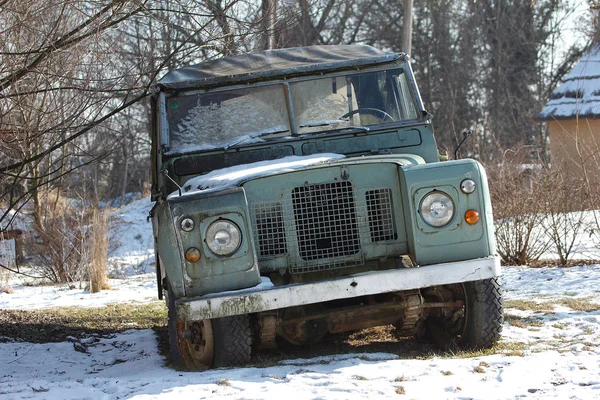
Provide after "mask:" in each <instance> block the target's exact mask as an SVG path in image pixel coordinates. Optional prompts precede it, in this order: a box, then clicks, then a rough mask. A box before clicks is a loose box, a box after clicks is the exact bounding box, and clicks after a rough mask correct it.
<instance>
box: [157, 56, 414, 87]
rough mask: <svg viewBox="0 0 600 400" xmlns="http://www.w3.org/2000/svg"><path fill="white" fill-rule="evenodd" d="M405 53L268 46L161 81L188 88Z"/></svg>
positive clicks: (370, 61) (368, 61)
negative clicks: (271, 47)
mask: <svg viewBox="0 0 600 400" xmlns="http://www.w3.org/2000/svg"><path fill="white" fill-rule="evenodd" d="M402 56H403V54H398V53H388V52H383V51H380V50H377V49H375V48H373V47H371V46H366V45H351V46H350V45H334V46H307V47H294V48H287V49H276V50H266V51H261V52H257V53H250V54H239V55H234V56H229V57H224V58H220V59H217V60H210V61H205V62H203V63H200V64H197V65H191V66H187V67H183V68H180V69H178V70H175V71H172V72H169V73H168V74H166V75H165V76H164V77H163V78H162V79H161V80H160V81H159V82H158V86H160V87H162V88H164V89H186V88H193V87H203V86H210V85H214V84H229V83H238V82H245V81H248V80H254V79H264V78H275V77H283V76H287V75H291V74H299V73H309V72H319V71H325V70H331V69H338V68H339V69H342V68H348V67H352V66H364V65H370V64H377V63H383V62H390V61H393V60H396V59H399V58H400V57H402Z"/></svg>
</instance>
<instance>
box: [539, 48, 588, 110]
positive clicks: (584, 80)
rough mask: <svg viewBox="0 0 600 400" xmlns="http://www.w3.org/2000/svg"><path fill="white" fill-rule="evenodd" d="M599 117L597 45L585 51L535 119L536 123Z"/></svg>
mask: <svg viewBox="0 0 600 400" xmlns="http://www.w3.org/2000/svg"><path fill="white" fill-rule="evenodd" d="M576 117H579V118H600V43H599V44H596V45H595V46H594V47H592V49H591V50H589V51H588V52H586V53H585V54H584V55H583V56H582V57H581V60H580V61H579V63H577V65H575V67H574V68H573V69H572V70H571V72H569V74H567V75H566V76H565V78H564V79H563V82H562V83H561V84H560V85H559V86H558V88H556V90H555V91H554V92H553V93H552V98H551V99H550V101H548V103H547V104H546V106H545V107H544V108H543V109H542V111H541V112H540V113H539V114H538V115H537V116H536V118H537V119H539V120H554V119H572V118H576Z"/></svg>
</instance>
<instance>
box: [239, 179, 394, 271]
mask: <svg viewBox="0 0 600 400" xmlns="http://www.w3.org/2000/svg"><path fill="white" fill-rule="evenodd" d="M355 195H356V196H355ZM251 211H252V212H251V214H252V225H253V229H254V234H255V238H256V245H257V251H258V258H259V259H260V260H263V261H265V262H269V261H268V260H270V259H278V258H281V257H286V261H285V265H286V266H287V267H288V268H289V271H290V272H291V273H296V274H297V273H304V272H311V271H322V270H331V269H337V268H346V267H351V266H354V265H360V264H362V263H364V255H363V250H362V246H364V245H366V244H370V243H375V242H380V241H386V240H396V239H397V234H396V229H395V226H394V215H393V204H392V195H391V190H390V189H389V188H381V189H379V188H378V189H370V190H367V191H359V192H355V190H354V189H353V186H352V183H351V182H349V181H342V182H332V183H323V184H315V185H306V186H300V187H296V188H294V189H292V190H291V191H284V192H283V193H282V196H281V201H280V202H256V203H253V204H252V205H251ZM278 265H280V264H278Z"/></svg>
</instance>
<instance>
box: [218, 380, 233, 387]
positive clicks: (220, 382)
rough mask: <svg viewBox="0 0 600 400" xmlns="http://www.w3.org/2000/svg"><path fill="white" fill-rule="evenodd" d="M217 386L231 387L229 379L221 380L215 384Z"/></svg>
mask: <svg viewBox="0 0 600 400" xmlns="http://www.w3.org/2000/svg"><path fill="white" fill-rule="evenodd" d="M217 385H219V386H231V382H229V379H221V380H220V381H218V382H217Z"/></svg>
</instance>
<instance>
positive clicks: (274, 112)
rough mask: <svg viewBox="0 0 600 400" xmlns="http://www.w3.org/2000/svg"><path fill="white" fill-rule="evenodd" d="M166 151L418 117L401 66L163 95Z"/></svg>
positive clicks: (201, 147)
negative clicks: (260, 84) (167, 143)
mask: <svg viewBox="0 0 600 400" xmlns="http://www.w3.org/2000/svg"><path fill="white" fill-rule="evenodd" d="M166 110H167V120H168V128H169V140H170V143H169V147H170V150H171V151H182V150H203V149H206V150H208V149H215V148H226V147H233V146H238V145H243V144H248V143H252V142H258V141H271V140H281V139H284V140H285V139H289V138H291V137H293V136H297V135H303V134H311V133H321V132H326V131H328V130H333V129H344V128H352V127H365V126H369V125H381V124H388V123H394V122H396V121H407V120H415V119H417V118H418V114H417V111H416V107H415V103H414V100H413V97H412V95H411V92H410V90H409V88H408V83H407V79H406V76H405V74H404V71H403V69H401V68H397V69H392V70H385V71H377V72H366V73H359V74H356V73H348V74H347V75H342V76H335V77H326V78H319V79H304V80H298V81H295V82H290V83H289V84H288V83H285V82H284V83H276V84H271V85H264V86H253V87H248V88H243V89H236V90H227V91H219V92H205V93H194V94H185V95H181V94H177V95H175V96H172V97H169V98H167V102H166Z"/></svg>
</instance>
